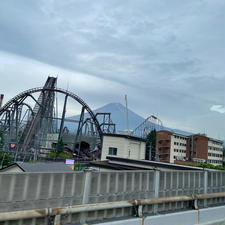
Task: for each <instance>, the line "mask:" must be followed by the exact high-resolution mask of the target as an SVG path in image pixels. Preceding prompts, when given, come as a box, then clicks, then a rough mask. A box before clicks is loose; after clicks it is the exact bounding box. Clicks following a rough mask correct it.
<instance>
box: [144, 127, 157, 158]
mask: <svg viewBox="0 0 225 225" xmlns="http://www.w3.org/2000/svg"><path fill="white" fill-rule="evenodd" d="M150 151H151V153H150ZM155 157H156V130H152V131H151V132H150V133H149V134H148V136H147V137H146V155H145V159H147V160H154V161H155Z"/></svg>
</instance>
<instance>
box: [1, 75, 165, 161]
mask: <svg viewBox="0 0 225 225" xmlns="http://www.w3.org/2000/svg"><path fill="white" fill-rule="evenodd" d="M59 95H60V97H61V104H58V102H59ZM71 102H72V103H76V105H78V107H79V110H80V113H79V115H80V116H79V120H74V119H71V118H70V117H68V115H67V114H66V112H67V111H71V109H72V110H73V107H71V105H70V103H71ZM59 105H60V106H61V107H59ZM68 105H69V106H68ZM59 112H60V113H59ZM77 112H78V111H76V113H77ZM73 114H74V113H73ZM69 123H70V128H71V126H72V127H73V128H74V129H73V130H74V131H72V132H71V130H70V128H68V127H67V126H68V124H69ZM71 124H72V125H71ZM161 126H162V122H161V121H160V120H159V119H158V118H157V117H155V116H150V117H148V118H147V119H146V120H145V121H144V122H143V123H141V124H140V125H139V126H138V127H137V128H136V129H135V130H134V131H132V132H130V133H129V135H133V136H138V137H141V138H143V139H145V138H146V137H147V135H148V133H149V132H151V130H153V129H156V130H157V129H159V127H161ZM0 133H1V134H3V135H1V136H3V137H2V138H3V139H4V141H2V143H3V144H1V145H0V151H1V152H6V153H8V154H10V155H11V156H12V157H13V158H14V161H18V160H19V161H28V160H41V159H42V156H41V152H42V151H43V150H44V149H45V150H46V149H47V147H46V146H47V144H46V143H47V142H48V141H49V140H48V136H49V135H52V136H54V135H55V137H56V139H57V140H55V142H56V143H54V144H57V143H59V141H60V140H63V138H65V136H66V135H68V133H70V137H72V140H70V144H69V145H67V143H64V144H65V146H67V148H69V150H70V152H71V154H72V156H73V157H76V158H77V159H81V161H82V154H81V153H82V151H83V149H82V142H83V140H85V141H86V140H90V139H91V140H92V142H93V140H94V144H93V143H92V145H90V143H86V144H87V145H88V146H89V147H88V154H86V153H85V154H86V155H85V157H86V156H87V157H90V160H91V158H93V154H94V155H95V158H96V155H97V158H100V156H101V148H102V141H103V134H105V133H108V134H114V133H116V124H115V123H113V122H112V120H111V113H110V112H98V113H96V114H95V113H94V112H93V111H92V110H91V108H90V107H89V106H88V105H87V103H85V102H84V100H82V99H81V98H80V97H79V96H77V95H76V94H74V93H72V92H70V91H68V90H63V89H61V88H58V87H57V78H55V77H48V78H47V81H46V83H45V85H44V86H43V87H38V88H32V89H29V90H26V91H24V92H22V93H20V94H18V95H16V96H15V97H14V98H12V99H11V100H9V101H8V102H7V103H6V104H5V105H4V106H2V107H1V108H0ZM88 138H89V139H88ZM87 145H86V146H87ZM90 146H91V148H90ZM55 148H56V147H55V145H53V144H52V145H51V146H50V147H49V145H48V150H49V151H54V149H55ZM86 148H87V147H86ZM86 150H87V149H86ZM86 150H85V151H86ZM96 152H97V154H96ZM92 153H93V154H92Z"/></svg>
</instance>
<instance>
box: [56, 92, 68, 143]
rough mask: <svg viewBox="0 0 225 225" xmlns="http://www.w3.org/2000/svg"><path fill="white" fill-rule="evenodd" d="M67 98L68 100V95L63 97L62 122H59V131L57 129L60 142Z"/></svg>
mask: <svg viewBox="0 0 225 225" xmlns="http://www.w3.org/2000/svg"><path fill="white" fill-rule="evenodd" d="M67 98H68V95H66V96H65V100H64V106H63V113H62V120H61V123H60V129H59V136H58V141H60V139H61V138H62V132H63V127H64V120H65V114H66V104H67Z"/></svg>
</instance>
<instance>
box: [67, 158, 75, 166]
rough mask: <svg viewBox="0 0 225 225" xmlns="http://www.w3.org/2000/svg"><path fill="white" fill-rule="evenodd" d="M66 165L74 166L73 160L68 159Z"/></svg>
mask: <svg viewBox="0 0 225 225" xmlns="http://www.w3.org/2000/svg"><path fill="white" fill-rule="evenodd" d="M66 165H74V160H73V159H66Z"/></svg>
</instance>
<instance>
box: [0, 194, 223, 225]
mask: <svg viewBox="0 0 225 225" xmlns="http://www.w3.org/2000/svg"><path fill="white" fill-rule="evenodd" d="M219 197H225V192H222V193H211V194H199V195H190V196H188V195H186V196H175V197H166V198H149V199H140V200H131V201H119V202H107V203H95V204H83V205H74V206H67V207H61V208H43V209H35V210H24V211H14V212H4V213H0V221H10V220H20V219H29V218H39V217H45V216H55V217H56V218H55V219H56V220H59V216H60V215H65V214H73V213H84V212H90V211H99V210H106V209H116V208H126V207H134V208H135V209H136V212H137V213H136V216H138V217H143V210H142V209H143V208H142V206H145V205H155V204H163V203H171V202H181V201H182V202H184V201H192V202H193V207H194V209H198V203H197V201H198V200H203V199H211V198H219ZM83 222H84V221H83ZM58 224H59V223H58Z"/></svg>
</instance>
